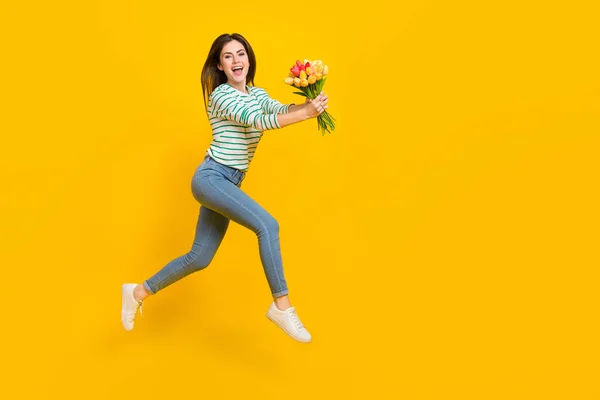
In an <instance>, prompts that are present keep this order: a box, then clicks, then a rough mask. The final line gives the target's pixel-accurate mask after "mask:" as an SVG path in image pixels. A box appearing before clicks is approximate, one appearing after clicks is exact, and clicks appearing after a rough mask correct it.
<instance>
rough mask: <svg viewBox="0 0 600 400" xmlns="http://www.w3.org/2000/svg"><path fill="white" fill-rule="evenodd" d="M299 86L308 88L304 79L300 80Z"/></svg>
mask: <svg viewBox="0 0 600 400" xmlns="http://www.w3.org/2000/svg"><path fill="white" fill-rule="evenodd" d="M300 86H302V87H307V86H308V81H307V80H306V79H301V80H300Z"/></svg>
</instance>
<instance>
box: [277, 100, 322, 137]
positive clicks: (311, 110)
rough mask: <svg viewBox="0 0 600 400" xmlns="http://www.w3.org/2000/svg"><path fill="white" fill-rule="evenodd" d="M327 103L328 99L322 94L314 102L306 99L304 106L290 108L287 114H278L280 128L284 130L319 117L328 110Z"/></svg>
mask: <svg viewBox="0 0 600 400" xmlns="http://www.w3.org/2000/svg"><path fill="white" fill-rule="evenodd" d="M327 101H328V97H327V96H326V95H325V94H324V93H323V92H321V94H320V95H318V96H317V97H316V98H315V99H314V100H311V99H306V102H305V103H304V104H301V105H292V106H290V108H289V111H288V113H287V114H277V121H278V123H279V126H280V127H282V128H283V127H284V126H288V125H292V124H295V123H297V122H301V121H305V120H307V119H310V118H315V117H318V116H319V115H321V113H322V112H323V111H325V109H327V107H328V106H327Z"/></svg>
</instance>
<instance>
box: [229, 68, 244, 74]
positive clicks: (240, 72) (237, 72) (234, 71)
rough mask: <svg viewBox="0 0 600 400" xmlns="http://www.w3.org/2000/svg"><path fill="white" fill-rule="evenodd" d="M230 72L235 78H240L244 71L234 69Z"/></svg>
mask: <svg viewBox="0 0 600 400" xmlns="http://www.w3.org/2000/svg"><path fill="white" fill-rule="evenodd" d="M232 71H233V74H234V75H235V76H242V73H243V72H244V69H243V68H242V67H235V68H233V69H232Z"/></svg>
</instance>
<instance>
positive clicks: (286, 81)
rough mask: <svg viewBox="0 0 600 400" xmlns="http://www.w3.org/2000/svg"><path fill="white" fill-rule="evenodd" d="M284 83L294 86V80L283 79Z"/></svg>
mask: <svg viewBox="0 0 600 400" xmlns="http://www.w3.org/2000/svg"><path fill="white" fill-rule="evenodd" d="M284 82H285V83H287V84H288V85H293V84H294V78H285V80H284Z"/></svg>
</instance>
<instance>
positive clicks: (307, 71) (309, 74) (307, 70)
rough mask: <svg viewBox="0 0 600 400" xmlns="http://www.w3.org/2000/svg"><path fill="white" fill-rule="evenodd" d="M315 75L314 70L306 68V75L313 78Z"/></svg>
mask: <svg viewBox="0 0 600 400" xmlns="http://www.w3.org/2000/svg"><path fill="white" fill-rule="evenodd" d="M312 74H313V69H312V68H311V67H308V68H306V75H308V76H311V75H312Z"/></svg>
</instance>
